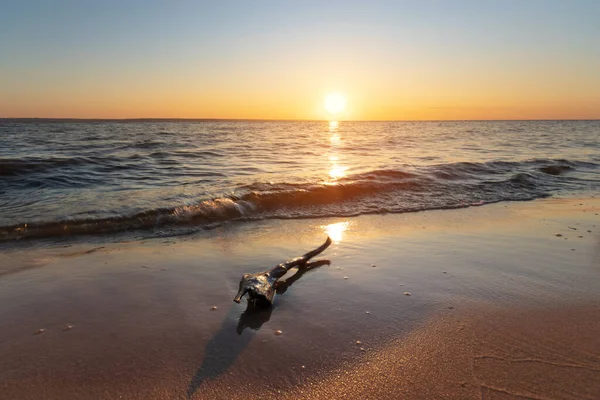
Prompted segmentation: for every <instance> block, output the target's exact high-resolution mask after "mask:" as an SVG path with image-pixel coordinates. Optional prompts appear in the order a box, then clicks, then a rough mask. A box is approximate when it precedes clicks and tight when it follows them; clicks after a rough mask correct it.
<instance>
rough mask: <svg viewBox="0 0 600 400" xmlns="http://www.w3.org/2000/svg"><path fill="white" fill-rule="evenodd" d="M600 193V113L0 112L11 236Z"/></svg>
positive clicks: (1, 229) (1, 174)
mask: <svg viewBox="0 0 600 400" xmlns="http://www.w3.org/2000/svg"><path fill="white" fill-rule="evenodd" d="M599 193H600V121H597V120H594V121H447V122H439V121H431V122H354V121H352V122H351V121H254V120H253V121H240V120H45V119H0V242H1V243H2V244H3V245H5V246H6V245H9V246H10V244H11V243H16V242H19V243H22V242H28V243H33V242H35V241H37V240H46V241H48V240H53V239H61V240H64V239H65V238H83V237H92V236H93V237H104V238H107V237H119V235H122V234H128V235H130V236H132V237H135V238H145V237H154V236H160V237H165V236H166V237H168V236H171V235H182V234H188V233H193V232H196V231H199V230H211V229H214V228H216V227H221V226H227V224H232V223H239V222H243V223H254V221H257V220H264V219H298V218H321V217H331V216H343V217H352V216H357V215H361V214H385V213H408V212H418V211H424V210H433V209H453V208H465V207H479V206H484V205H485V204H490V203H497V202H505V201H529V200H534V199H539V198H544V197H550V196H558V197H565V196H566V197H574V196H588V197H589V196H595V195H598V194H599Z"/></svg>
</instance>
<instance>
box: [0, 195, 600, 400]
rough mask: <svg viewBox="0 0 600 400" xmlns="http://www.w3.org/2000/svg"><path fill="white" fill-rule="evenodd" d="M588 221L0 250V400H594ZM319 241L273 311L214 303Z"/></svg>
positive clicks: (268, 225) (382, 220)
mask: <svg viewBox="0 0 600 400" xmlns="http://www.w3.org/2000/svg"><path fill="white" fill-rule="evenodd" d="M598 213H600V201H599V200H598V199H567V200H565V199H562V200H561V199H550V200H541V201H534V202H527V203H510V204H506V203H499V204H494V205H488V206H484V207H476V208H469V209H460V210H446V211H430V212H423V213H415V214H403V215H383V216H381V215H377V216H361V217H356V218H348V219H340V218H332V219H313V220H300V221H299V220H289V221H264V222H258V223H247V224H244V223H241V224H231V225H229V226H224V227H220V228H217V229H215V230H212V231H208V232H202V233H198V234H195V235H191V236H183V237H178V238H168V239H165V238H162V239H161V238H158V239H151V240H145V241H137V242H128V243H96V242H94V243H91V242H90V243H87V244H77V245H75V244H74V245H70V246H68V247H63V246H60V247H52V248H37V249H34V248H29V249H24V248H21V249H18V250H12V251H5V252H4V254H2V255H0V321H2V329H0V360H2V362H1V363H0V393H2V396H1V397H3V398H9V399H29V398H31V399H39V398H45V399H80V398H90V399H114V398H124V399H154V398H156V399H165V398H167V399H171V398H173V399H179V398H181V399H185V398H194V399H205V398H219V399H221V398H223V399H229V398H247V399H253V398H256V399H259V398H260V399H265V398H290V399H292V398H294V399H295V398H306V399H324V398H352V399H369V398H373V399H382V398H389V399H396V398H460V399H463V398H477V399H479V398H489V399H513V398H514V399H521V398H533V399H597V398H599V397H598V393H600V323H599V322H598V321H600V315H599V314H600V285H598V278H599V273H600V217H599V216H598ZM325 232H328V233H329V234H330V235H331V236H332V238H333V239H334V242H335V243H334V244H333V245H332V246H331V247H330V248H329V249H327V250H326V251H325V252H324V253H323V254H322V257H319V258H327V259H330V260H331V265H330V266H323V267H320V268H318V269H316V270H314V271H310V272H308V273H306V274H305V275H304V276H302V277H301V279H298V280H297V281H295V282H294V283H293V285H292V286H290V287H289V288H288V290H287V291H286V292H285V293H284V294H282V295H278V296H277V297H276V305H275V307H274V309H273V310H268V311H265V312H262V313H258V314H245V313H244V305H237V304H234V303H233V302H232V299H233V297H234V295H235V293H236V291H237V283H238V281H239V278H240V276H241V274H242V273H244V272H256V271H260V270H262V269H267V268H270V267H272V266H274V265H275V264H277V263H279V262H281V261H284V260H286V259H288V258H291V257H294V256H297V255H301V254H302V253H304V252H306V251H308V250H310V249H312V248H314V247H316V246H317V245H319V244H321V243H322V241H323V240H324V238H325ZM580 236H581V237H580ZM373 265H375V266H373ZM344 278H347V279H344ZM405 292H407V293H410V295H405V294H404V293H405ZM214 306H216V307H217V309H216V310H212V309H211V308H212V307H214ZM42 330H43V331H42ZM276 330H281V331H282V334H281V335H275V331H276ZM357 341H359V342H360V344H357V343H356V342H357Z"/></svg>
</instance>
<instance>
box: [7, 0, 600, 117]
mask: <svg viewBox="0 0 600 400" xmlns="http://www.w3.org/2000/svg"><path fill="white" fill-rule="evenodd" d="M599 21H600V1H597V0H589V1H572V0H569V1H567V0H556V1H552V0H545V1H537V0H517V1H512V0H498V1H492V0H489V1H485V0H484V1H482V0H477V1H460V0H454V1H451V0H447V1H428V0H423V1H400V0H396V1H367V0H365V1H350V0H345V1H333V0H329V1H318V2H317V1H291V0H290V1H282V0H279V1H261V0H253V1H241V0H240V1H225V0H219V1H176V0H173V1H166V0H165V1H152V0H145V1H137V0H135V1H134V0H126V1H123V0H121V1H108V0H104V1H95V0H74V1H63V0H53V1H50V0H44V1H41V0H40V1H29V0H19V1H16V0H15V1H4V2H2V3H0V117H57V118H59V117H74V118H260V119H327V118H330V116H329V115H327V113H326V111H325V110H324V108H323V98H324V97H325V95H326V94H327V93H330V92H333V91H337V92H340V93H342V94H343V95H344V96H345V97H346V98H347V102H348V106H347V109H346V111H345V112H344V113H343V114H342V115H339V116H337V117H338V118H340V119H359V120H381V119H383V120H404V119H410V120H419V119H563V118H566V119H571V118H581V119H597V118H600V22H599Z"/></svg>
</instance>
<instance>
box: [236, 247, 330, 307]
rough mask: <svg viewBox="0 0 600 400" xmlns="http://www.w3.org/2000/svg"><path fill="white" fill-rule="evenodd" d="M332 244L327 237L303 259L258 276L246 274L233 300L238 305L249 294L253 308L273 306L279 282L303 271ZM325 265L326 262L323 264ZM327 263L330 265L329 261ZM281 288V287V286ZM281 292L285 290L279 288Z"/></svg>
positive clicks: (297, 259) (257, 274)
mask: <svg viewBox="0 0 600 400" xmlns="http://www.w3.org/2000/svg"><path fill="white" fill-rule="evenodd" d="M330 244H331V239H330V238H329V237H327V240H326V241H325V243H323V244H322V245H321V246H319V247H317V248H316V249H314V250H313V251H309V252H308V253H306V254H305V255H303V256H302V257H296V258H293V259H291V260H289V261H286V262H285V263H282V264H279V265H277V266H276V267H274V268H273V269H270V270H268V271H263V272H258V273H256V274H244V275H243V276H242V280H241V281H240V287H239V290H238V293H237V295H236V296H235V298H234V299H233V301H235V302H236V303H239V302H241V301H242V297H244V295H245V294H248V302H249V303H250V302H251V303H253V306H258V307H269V306H271V305H272V304H273V299H274V298H275V294H276V293H277V292H278V290H277V286H278V280H279V278H281V277H282V276H284V275H285V274H286V273H287V272H288V271H289V270H290V269H292V268H294V267H298V269H299V270H302V269H303V268H305V267H306V266H307V263H308V260H310V259H311V258H313V257H314V256H316V255H317V254H320V253H322V252H323V251H324V250H325V249H326V248H327V247H329V245H330ZM322 263H325V262H322ZM326 263H329V262H328V261H327V262H326ZM280 286H281V285H280ZM279 289H280V290H279V292H283V291H285V290H283V291H282V290H281V289H283V287H280V288H279Z"/></svg>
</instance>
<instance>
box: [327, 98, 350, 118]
mask: <svg viewBox="0 0 600 400" xmlns="http://www.w3.org/2000/svg"><path fill="white" fill-rule="evenodd" d="M345 108H346V98H345V97H344V96H342V95H341V94H339V93H330V94H328V95H327V96H326V97H325V109H326V110H327V112H329V113H330V114H339V113H341V112H342V111H344V109H345Z"/></svg>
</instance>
